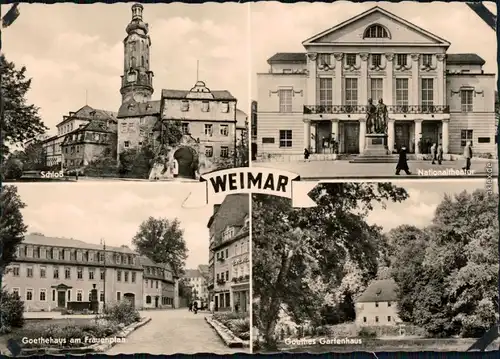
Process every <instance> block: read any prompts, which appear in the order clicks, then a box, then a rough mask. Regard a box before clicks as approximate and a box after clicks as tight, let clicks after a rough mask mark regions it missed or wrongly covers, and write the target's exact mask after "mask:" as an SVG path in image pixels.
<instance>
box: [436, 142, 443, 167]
mask: <svg viewBox="0 0 500 359" xmlns="http://www.w3.org/2000/svg"><path fill="white" fill-rule="evenodd" d="M437 161H438V164H439V165H440V164H441V163H442V162H443V145H442V144H439V145H438V148H437Z"/></svg>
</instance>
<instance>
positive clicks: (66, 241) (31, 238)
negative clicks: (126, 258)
mask: <svg viewBox="0 0 500 359" xmlns="http://www.w3.org/2000/svg"><path fill="white" fill-rule="evenodd" d="M23 243H25V244H35V245H46V246H59V247H71V248H82V249H94V250H103V246H102V245H99V244H92V243H87V242H83V241H80V240H77V239H73V238H58V237H48V236H43V235H41V234H35V233H33V234H28V235H26V236H24V241H23ZM106 250H108V251H113V252H121V253H130V254H132V253H134V251H132V250H131V249H130V248H128V247H126V246H123V247H113V246H106Z"/></svg>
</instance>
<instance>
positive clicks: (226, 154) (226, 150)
mask: <svg viewBox="0 0 500 359" xmlns="http://www.w3.org/2000/svg"><path fill="white" fill-rule="evenodd" d="M220 156H221V157H229V147H226V146H221V148H220Z"/></svg>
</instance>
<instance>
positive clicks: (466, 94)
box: [460, 90, 474, 112]
mask: <svg viewBox="0 0 500 359" xmlns="http://www.w3.org/2000/svg"><path fill="white" fill-rule="evenodd" d="M473 99H474V93H473V90H461V91H460V102H461V104H462V112H472V108H473V101H474V100H473Z"/></svg>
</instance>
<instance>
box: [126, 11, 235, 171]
mask: <svg viewBox="0 0 500 359" xmlns="http://www.w3.org/2000/svg"><path fill="white" fill-rule="evenodd" d="M142 12H143V6H142V5H140V4H134V5H133V6H132V20H131V21H130V23H129V24H128V26H127V28H126V31H127V37H126V38H125V40H124V41H123V43H124V47H125V55H124V69H123V71H124V73H123V75H122V86H121V90H120V92H121V94H122V105H121V107H120V109H119V111H118V122H119V124H118V127H119V130H118V143H117V152H118V153H121V152H123V151H125V150H127V149H133V148H138V147H140V146H142V145H143V144H145V143H146V142H147V143H150V144H152V145H153V146H154V147H155V149H156V152H158V153H160V152H161V151H162V150H163V149H164V148H165V149H168V150H169V151H168V153H169V157H168V161H167V162H168V163H169V164H170V165H171V164H172V163H173V160H174V159H175V160H177V162H178V165H179V167H178V175H179V177H187V178H196V177H199V175H200V174H203V173H205V172H210V171H212V170H213V169H214V168H215V167H216V166H217V160H218V159H219V158H225V157H233V156H235V146H236V139H237V137H236V136H237V135H236V131H237V118H236V117H237V109H236V105H237V100H236V98H235V97H234V96H233V95H231V93H230V92H229V91H227V90H211V89H209V88H208V87H207V86H206V85H205V83H204V82H203V81H197V82H196V83H195V85H194V86H193V87H192V88H191V89H190V90H174V89H164V90H162V91H161V96H160V100H159V101H157V100H152V99H151V97H152V95H153V92H154V88H153V72H152V70H151V68H150V61H149V59H150V50H151V38H150V37H149V28H148V25H147V24H146V23H145V22H144V21H143V16H142ZM174 121H175V122H180V123H181V126H182V132H183V134H184V136H183V138H182V139H181V141H180V143H179V144H176V145H170V144H169V143H163V140H162V136H161V134H162V133H164V132H165V131H168V126H169V124H172V123H173V122H174Z"/></svg>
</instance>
